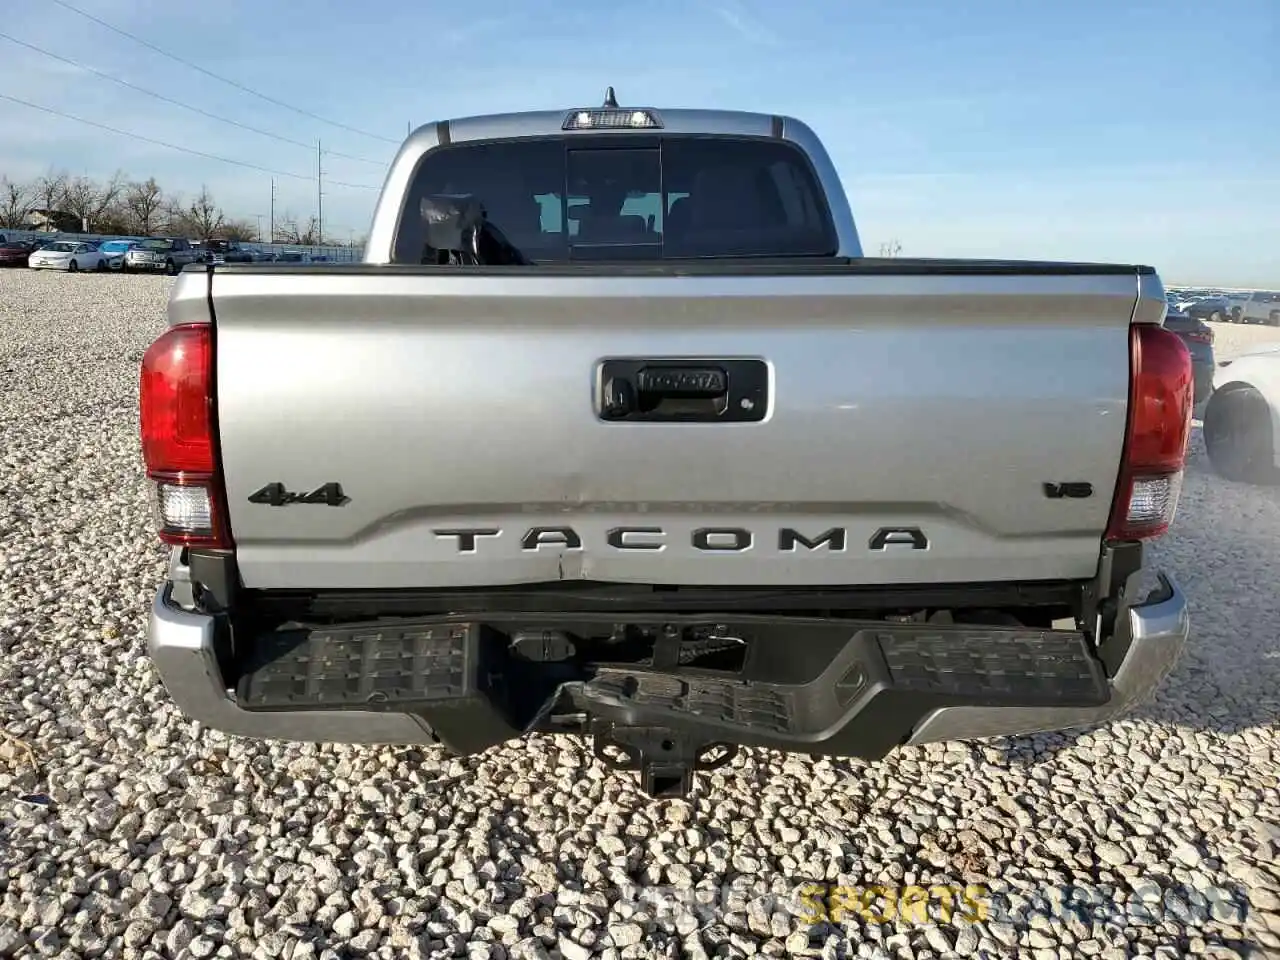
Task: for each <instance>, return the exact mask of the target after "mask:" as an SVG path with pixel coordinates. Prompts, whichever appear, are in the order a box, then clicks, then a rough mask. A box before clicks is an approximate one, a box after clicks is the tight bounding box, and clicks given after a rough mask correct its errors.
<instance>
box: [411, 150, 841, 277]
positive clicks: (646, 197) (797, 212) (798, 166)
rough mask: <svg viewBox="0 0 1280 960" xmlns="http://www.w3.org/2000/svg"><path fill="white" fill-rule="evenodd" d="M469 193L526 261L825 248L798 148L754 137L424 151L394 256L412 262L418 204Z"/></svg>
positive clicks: (831, 243)
mask: <svg viewBox="0 0 1280 960" xmlns="http://www.w3.org/2000/svg"><path fill="white" fill-rule="evenodd" d="M429 194H472V195H474V196H476V197H477V198H478V199H479V200H480V201H481V203H482V204H483V205H484V207H485V209H486V211H487V214H488V217H489V219H490V220H492V221H493V222H494V223H495V224H497V226H498V227H499V228H500V229H501V230H502V232H503V233H504V234H506V236H507V238H508V239H509V240H511V242H512V243H513V244H515V245H516V246H517V247H519V248H520V250H521V252H522V253H524V254H525V256H526V257H528V258H530V259H532V260H534V261H552V262H562V261H567V260H660V259H684V258H706V257H786V256H833V255H834V254H835V252H836V247H837V241H836V237H835V230H834V228H833V227H832V224H831V215H830V211H829V210H828V208H827V205H826V200H825V198H824V196H823V193H822V189H821V187H820V186H819V184H818V181H817V178H816V176H815V175H814V172H813V169H812V167H811V166H810V164H809V162H808V159H807V157H806V156H805V155H804V153H803V152H801V151H800V150H799V149H798V148H796V147H795V146H794V145H792V144H789V143H785V142H781V141H777V140H763V139H744V138H726V137H686V136H650V135H634V134H624V135H621V136H613V137H598V138H597V137H571V138H564V137H556V138H547V139H526V140H509V141H494V142H481V143H474V144H469V143H464V144H457V145H454V146H449V147H445V148H442V149H440V150H437V151H434V152H432V153H430V154H428V155H427V156H426V157H425V158H424V159H423V161H422V163H421V164H420V165H419V168H418V170H417V172H416V174H415V176H414V179H413V181H412V183H411V185H410V190H409V195H408V197H407V198H406V205H405V208H404V213H403V215H402V219H401V223H400V229H399V231H398V234H397V237H396V249H395V260H396V262H397V263H419V262H420V261H421V257H422V250H423V230H422V224H421V220H420V218H419V215H418V208H419V202H420V201H421V199H422V197H424V196H427V195H429Z"/></svg>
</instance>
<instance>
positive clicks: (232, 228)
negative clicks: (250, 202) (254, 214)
mask: <svg viewBox="0 0 1280 960" xmlns="http://www.w3.org/2000/svg"><path fill="white" fill-rule="evenodd" d="M221 236H222V237H223V238H224V239H226V240H238V241H245V240H255V239H257V236H258V228H257V227H255V226H254V225H253V224H252V223H250V222H249V221H247V220H228V221H227V222H226V223H225V224H223V226H222V231H221Z"/></svg>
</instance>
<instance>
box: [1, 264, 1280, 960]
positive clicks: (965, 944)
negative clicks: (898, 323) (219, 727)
mask: <svg viewBox="0 0 1280 960" xmlns="http://www.w3.org/2000/svg"><path fill="white" fill-rule="evenodd" d="M168 285H169V281H167V280H165V279H164V278H150V277H132V276H131V277H114V276H108V277H98V276H74V277H71V276H62V275H51V274H32V273H29V272H27V271H21V270H18V271H8V272H4V273H0V437H2V438H3V440H2V441H0V720H2V721H3V727H2V728H0V729H2V730H3V731H4V733H5V736H4V737H3V738H0V956H4V955H6V954H17V955H21V956H68V957H76V956H108V957H162V956H175V957H177V956H181V957H208V956H217V957H236V956H246V957H250V956H251V957H255V958H257V957H284V958H293V960H301V958H307V957H332V958H336V957H342V956H365V955H367V956H375V957H386V958H390V957H403V956H409V957H417V956H439V957H445V956H466V957H468V958H479V957H492V958H497V960H505V958H508V957H509V958H512V960H520V958H537V960H544V958H548V957H563V958H565V960H585V958H586V957H587V956H588V955H589V954H599V955H600V956H602V957H604V958H606V960H630V958H635V957H651V956H663V957H676V956H681V955H684V956H688V957H693V958H700V957H704V956H708V955H710V956H748V955H751V954H755V953H762V954H766V955H770V956H779V955H783V954H795V953H809V954H811V955H814V956H822V957H843V956H856V957H916V958H925V957H945V956H952V955H961V956H989V957H995V956H1029V957H1034V958H1036V960H1050V958H1069V957H1103V958H1120V957H1126V956H1134V955H1155V956H1158V957H1169V958H1173V957H1180V956H1186V955H1206V956H1215V957H1234V956H1280V866H1278V863H1280V784H1278V782H1277V778H1278V775H1280V733H1278V731H1277V723H1276V721H1277V718H1278V717H1280V702H1278V700H1277V698H1278V696H1280V642H1278V641H1277V630H1276V626H1275V624H1276V623H1277V622H1280V590H1277V589H1276V586H1275V579H1274V578H1275V570H1276V569H1277V561H1280V493H1278V492H1277V491H1274V490H1261V489H1255V488H1249V487H1244V486H1237V485H1232V484H1228V483H1225V482H1223V481H1220V480H1218V479H1217V478H1215V477H1213V476H1211V475H1210V473H1209V472H1208V470H1207V467H1206V466H1205V463H1204V458H1203V454H1202V451H1201V448H1200V447H1199V445H1198V439H1197V446H1196V449H1195V454H1194V457H1193V462H1192V464H1191V466H1190V468H1189V471H1188V477H1187V481H1186V486H1185V490H1184V493H1183V499H1182V506H1181V509H1180V511H1179V515H1178V518H1177V522H1176V525H1175V530H1176V532H1175V533H1174V534H1173V535H1171V536H1170V537H1169V538H1168V539H1167V540H1166V541H1165V542H1164V543H1162V544H1161V545H1160V547H1159V550H1158V558H1159V561H1160V562H1161V563H1162V564H1164V565H1166V566H1167V567H1168V568H1170V569H1171V570H1172V571H1173V572H1174V573H1175V574H1176V575H1177V576H1178V577H1179V578H1180V579H1181V581H1182V583H1183V584H1184V586H1185V587H1186V589H1187V590H1188V592H1189V594H1190V596H1191V598H1192V603H1193V605H1194V614H1193V616H1194V638H1193V644H1192V649H1191V650H1190V652H1189V655H1188V657H1187V658H1186V659H1185V661H1184V662H1183V664H1182V665H1181V667H1180V668H1179V669H1178V670H1177V672H1176V673H1175V675H1174V676H1173V677H1171V679H1170V680H1169V682H1168V684H1167V686H1166V687H1165V688H1164V690H1163V692H1162V694H1161V696H1159V698H1158V699H1157V700H1156V701H1155V702H1154V703H1152V704H1150V705H1148V706H1147V707H1145V708H1143V709H1141V710H1140V712H1139V713H1137V714H1136V715H1134V716H1132V717H1131V718H1128V719H1125V720H1123V721H1122V722H1118V723H1115V724H1113V725H1111V726H1110V727H1108V728H1105V729H1096V730H1091V731H1087V732H1084V733H1080V734H1076V735H1072V736H1043V737H1031V738H1021V739H999V740H991V741H985V742H975V743H964V744H952V745H946V746H931V747H920V748H911V749H904V750H900V751H898V752H897V753H896V754H894V755H893V756H891V757H890V758H889V759H888V760H886V761H884V762H882V763H878V764H863V763H858V762H835V761H828V760H815V759H811V758H807V757H804V756H798V755H785V754H779V753H772V752H766V751H754V752H750V753H749V754H747V755H744V756H741V757H739V758H738V759H737V760H736V761H735V762H734V764H733V765H732V766H731V767H729V768H728V769H726V770H723V771H721V772H719V773H717V774H715V775H714V776H713V777H712V778H711V779H712V780H713V784H712V787H713V789H712V792H711V793H710V795H709V798H699V799H697V800H696V801H695V802H693V803H691V804H684V803H674V804H667V805H650V804H648V803H647V802H646V801H645V799H644V798H643V797H642V796H641V795H639V794H638V793H637V791H636V790H635V788H634V786H633V783H632V781H630V780H629V779H621V778H614V777H610V776H608V775H606V773H605V771H604V770H603V769H602V768H601V767H600V766H599V765H597V764H595V763H594V762H593V761H592V759H591V755H590V753H589V751H587V750H585V749H584V746H583V744H581V743H579V742H577V741H575V740H573V739H571V738H567V737H553V736H543V737H538V738H535V739H532V740H530V741H528V742H527V743H516V744H511V745H509V746H506V747H504V748H501V749H495V750H493V751H491V752H490V753H488V754H486V755H484V756H482V757H479V758H470V759H467V760H456V759H449V758H446V757H444V756H442V755H440V754H439V753H436V752H433V751H430V750H426V751H414V750H399V749H381V750H380V749H354V748H319V747H315V746H302V745H286V744H264V743H261V742H255V741H244V740H231V739H227V738H224V737H222V736H221V735H219V734H216V733H211V732H208V731H204V730H199V729H197V727H196V725H195V724H193V723H192V722H189V721H187V720H185V719H184V718H183V717H182V716H180V715H179V714H178V712H177V711H176V710H175V709H174V708H173V707H172V705H171V704H170V703H169V701H168V698H167V697H166V695H165V693H164V691H163V689H162V688H161V687H160V685H159V683H158V681H157V678H156V675H155V673H154V671H153V670H152V668H151V666H150V664H149V662H148V661H147V660H146V659H145V657H144V655H143V650H144V639H143V631H144V619H143V613H144V611H145V610H146V608H147V605H148V603H149V602H150V600H151V596H152V592H153V590H154V588H155V586H156V584H157V582H158V580H159V578H160V576H161V573H162V553H161V551H160V549H159V548H158V546H157V544H156V541H155V539H154V537H153V535H152V532H151V530H152V528H151V517H150V514H149V510H148V505H147V500H146V491H145V488H144V484H143V480H142V478H141V475H140V471H139V455H138V444H137V440H136V431H137V422H136V411H135V404H136V397H135V383H136V375H137V363H138V361H139V359H140V357H141V354H142V351H143V350H144V348H145V347H146V345H147V343H148V342H149V340H150V338H151V337H152V336H154V335H155V334H156V333H157V332H158V331H159V329H160V328H161V321H162V317H163V311H164V300H165V296H166V293H167V290H168ZM1278 334H1280V332H1277V331H1272V330H1267V329H1264V328H1244V327H1229V326H1228V327H1220V328H1219V337H1220V340H1219V344H1220V348H1221V349H1222V351H1223V353H1224V355H1225V354H1230V353H1232V352H1235V351H1238V350H1239V349H1241V348H1242V346H1243V345H1244V344H1245V343H1246V341H1256V340H1259V339H1269V338H1271V337H1274V336H1277V335H1278ZM19 741H22V742H24V743H25V744H27V745H29V746H30V748H31V751H32V755H30V756H28V755H27V753H26V751H25V750H24V749H23V748H22V747H21V746H20V745H19ZM33 761H34V766H33V765H32V762H33ZM806 880H813V881H819V882H824V883H829V884H833V885H845V886H850V887H865V885H871V884H882V885H901V886H907V885H925V886H928V885H930V884H949V885H961V886H963V885H966V884H973V885H979V886H981V887H984V888H985V890H987V891H990V895H987V894H986V893H983V892H982V891H971V894H972V896H973V897H974V899H975V900H976V902H977V903H978V905H979V907H980V908H981V910H982V911H983V912H982V917H983V919H981V920H980V921H979V922H969V921H970V920H971V919H972V917H973V915H974V914H973V912H972V909H971V908H966V910H968V912H965V913H964V914H963V916H961V915H957V916H956V917H953V918H952V919H951V920H950V921H949V922H948V921H947V919H946V917H945V916H944V915H943V911H941V897H940V896H939V897H935V898H934V900H933V905H932V907H931V910H932V912H933V915H934V916H935V918H937V922H934V921H933V920H930V921H927V922H923V921H922V920H921V919H920V918H918V917H917V918H915V919H914V920H903V919H901V918H899V919H898V920H896V921H894V922H877V920H878V919H883V917H884V913H883V912H879V913H876V912H869V913H868V915H862V916H860V915H859V913H858V912H856V911H853V912H851V913H848V914H846V915H845V916H844V918H843V919H844V920H845V921H846V922H852V924H853V925H852V926H850V927H847V928H844V929H841V928H838V927H834V926H827V925H825V924H822V923H819V924H817V925H815V926H813V927H806V924H805V920H806V918H807V917H809V916H811V914H810V913H808V912H807V911H808V908H807V907H806V906H805V904H804V902H802V901H800V900H799V899H797V897H796V895H795V891H796V888H797V886H798V885H800V884H801V883H802V882H803V881H806ZM735 885H736V886H735ZM694 888H697V889H698V890H701V891H703V892H704V897H705V899H704V900H702V901H701V902H695V901H694V900H693V899H692V894H691V893H690V891H691V890H693V889H694ZM770 891H772V892H773V893H774V894H776V896H775V897H774V899H772V900H771V899H769V898H768V897H767V896H765V895H764V894H766V893H769V892H770ZM1064 900H1065V901H1066V904H1065V906H1064V903H1063V901H1064ZM797 914H798V915H797ZM836 919H841V918H839V917H837V918H836ZM806 930H807V932H806ZM846 930H847V933H846V932H845V931H846Z"/></svg>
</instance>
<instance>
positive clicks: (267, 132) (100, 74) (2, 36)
mask: <svg viewBox="0 0 1280 960" xmlns="http://www.w3.org/2000/svg"><path fill="white" fill-rule="evenodd" d="M0 39H4V40H8V41H9V42H10V43H16V44H17V45H18V46H20V47H26V48H27V49H28V50H33V51H35V52H36V53H38V54H41V55H42V56H46V57H50V58H52V59H54V60H58V61H60V62H62V63H65V64H68V65H69V66H72V67H75V68H76V69H77V70H84V71H85V72H86V73H92V74H93V75H94V76H97V77H102V78H103V79H104V80H110V81H111V82H112V83H118V84H120V86H122V87H127V88H129V89H130V90H136V91H138V92H139V93H144V94H146V95H147V96H148V97H154V98H155V99H157V100H163V101H164V102H165V103H172V104H173V105H174V106H178V107H182V108H183V109H184V110H190V111H192V112H193V113H198V114H200V115H201V116H204V117H209V118H210V119H212V120H217V121H218V122H219V123H229V124H231V126H233V127H239V128H240V129H241V130H248V131H249V132H250V133H256V134H259V135H261V136H264V137H270V138H271V139H272V140H279V141H280V142H281V143H288V144H292V145H293V146H295V147H302V148H303V149H304V150H310V149H311V144H309V143H304V142H303V141H301V140H294V139H292V138H290V137H284V136H281V135H280V134H278V133H272V132H271V131H270V130H260V129H258V128H257V127H253V126H250V125H249V124H247V123H241V122H240V121H239V120H232V119H230V118H229V117H220V116H218V114H216V113H210V112H209V111H208V110H205V109H204V108H202V107H197V106H193V105H192V104H190V103H183V102H182V101H181V100H175V99H174V98H173V97H169V96H165V95H164V94H163V93H156V92H155V91H154V90H148V89H147V88H146V87H140V86H138V85H137V84H136V83H130V82H129V81H128V80H122V79H121V78H120V77H113V76H112V75H111V74H109V73H104V72H103V71H101V70H98V69H96V68H94V67H90V66H87V65H86V64H83V63H78V62H77V61H75V60H72V59H70V58H69V57H64V56H62V55H61V54H57V53H54V52H53V51H51V50H45V49H44V48H43V47H37V46H36V45H35V44H34V43H28V42H27V41H25V40H19V39H18V38H17V37H11V36H9V34H7V33H4V32H2V31H0ZM327 152H328V154H329V156H331V157H343V158H344V159H347V160H358V161H360V162H361V163H372V164H375V165H377V166H379V167H385V166H386V164H385V163H383V162H382V161H381V160H370V159H368V158H367V157H356V156H352V155H350V154H346V153H338V152H336V151H334V150H329V151H327Z"/></svg>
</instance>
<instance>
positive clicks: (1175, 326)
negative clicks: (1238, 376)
mask: <svg viewBox="0 0 1280 960" xmlns="http://www.w3.org/2000/svg"><path fill="white" fill-rule="evenodd" d="M1164 326H1165V329H1166V330H1170V331H1172V332H1173V333H1176V334H1177V335H1178V336H1179V337H1180V338H1181V339H1182V342H1183V343H1185V344H1186V345H1187V350H1189V351H1190V352H1191V370H1192V373H1193V374H1194V375H1195V378H1196V398H1195V402H1196V403H1197V404H1201V403H1203V402H1204V401H1205V400H1207V399H1209V394H1211V393H1212V392H1213V374H1214V371H1215V370H1216V369H1217V368H1216V365H1215V362H1214V359H1213V327H1211V326H1209V325H1208V324H1207V323H1205V322H1204V321H1203V320H1198V319H1196V318H1195V317H1192V316H1188V315H1187V314H1185V313H1182V312H1181V311H1178V310H1168V311H1166V312H1165V315H1164Z"/></svg>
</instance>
